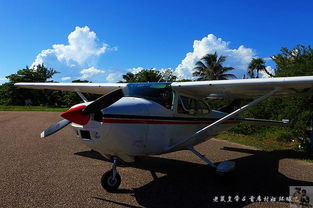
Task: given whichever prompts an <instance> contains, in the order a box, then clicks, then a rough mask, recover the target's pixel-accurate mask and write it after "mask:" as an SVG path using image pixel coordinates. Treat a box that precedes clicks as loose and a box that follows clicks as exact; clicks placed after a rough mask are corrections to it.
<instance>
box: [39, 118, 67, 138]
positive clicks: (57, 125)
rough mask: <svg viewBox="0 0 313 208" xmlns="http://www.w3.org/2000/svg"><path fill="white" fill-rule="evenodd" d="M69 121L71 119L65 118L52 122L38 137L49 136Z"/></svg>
mask: <svg viewBox="0 0 313 208" xmlns="http://www.w3.org/2000/svg"><path fill="white" fill-rule="evenodd" d="M70 123H71V121H69V120H67V119H63V120H62V121H59V122H57V123H55V124H52V125H51V126H49V127H48V128H47V129H46V130H44V131H43V132H41V134H40V137H41V138H44V137H47V136H50V135H51V134H54V133H56V132H58V131H59V130H61V129H63V128H64V127H65V126H67V125H69V124H70Z"/></svg>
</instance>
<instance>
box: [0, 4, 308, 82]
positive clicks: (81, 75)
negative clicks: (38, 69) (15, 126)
mask: <svg viewBox="0 0 313 208" xmlns="http://www.w3.org/2000/svg"><path fill="white" fill-rule="evenodd" d="M312 8H313V1H311V0H302V1H289V0H275V1H266V0H264V1H260V0H245V1H242V0H236V1H235V0H234V1H231V0H227V1H226V0H219V1H210V0H206V1H196V0H195V1H190V0H189V1H185V0H179V1H178V0H171V1H169V0H168V1H165V0H158V1H148V0H125V1H116V0H115V1H114V0H112V1H106V0H101V1H94V0H90V1H79V0H75V1H72V0H67V1H60V0H54V1H48V0H40V1H38V0H10V1H8V0H7V1H6V0H4V1H2V2H1V4H0V84H1V83H4V82H6V81H7V80H6V78H5V77H6V76H8V75H10V74H13V73H16V72H17V71H18V70H19V69H23V68H25V67H26V66H29V67H32V66H34V65H36V64H42V63H43V64H45V66H47V67H49V68H53V69H55V70H57V71H58V72H60V73H58V74H56V75H55V76H54V77H53V78H52V79H53V80H54V81H58V82H71V81H72V80H75V79H88V80H91V81H93V82H116V81H119V80H122V75H123V74H125V73H127V72H138V71H139V70H140V69H151V68H153V69H155V70H165V69H168V68H170V69H172V70H173V71H174V72H175V74H176V75H177V76H178V77H179V78H181V79H183V78H191V77H192V69H193V67H194V64H195V63H196V62H197V61H198V60H199V59H200V58H201V57H203V56H204V55H205V54H207V53H214V52H217V53H218V54H219V55H224V56H227V59H226V62H225V64H224V65H225V66H232V67H234V68H235V69H234V71H233V72H232V73H234V74H235V75H236V76H237V77H238V78H242V76H243V74H245V73H246V71H247V67H248V64H249V62H250V61H251V59H252V58H253V57H262V58H265V60H267V65H268V69H269V70H272V69H273V68H274V67H275V65H274V64H273V62H272V61H270V60H269V57H271V56H272V55H274V54H277V53H279V52H280V49H281V47H287V48H290V49H292V48H293V47H295V46H296V45H297V44H303V45H312V41H313V21H312V20H313V12H312Z"/></svg>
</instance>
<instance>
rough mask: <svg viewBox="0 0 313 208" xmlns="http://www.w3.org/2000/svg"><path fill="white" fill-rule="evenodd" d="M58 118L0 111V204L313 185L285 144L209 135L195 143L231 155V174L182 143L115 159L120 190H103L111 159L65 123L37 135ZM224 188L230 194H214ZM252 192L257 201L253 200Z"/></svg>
mask: <svg viewBox="0 0 313 208" xmlns="http://www.w3.org/2000/svg"><path fill="white" fill-rule="evenodd" d="M59 120H61V118H60V116H59V113H54V112H4V111H2V112H0V133H1V134H0V148H1V150H0V161H1V162H0V207H289V204H288V203H285V202H275V203H274V202H269V203H265V202H264V200H263V198H264V197H266V196H269V197H271V196H273V197H279V196H281V197H286V196H289V186H313V174H312V173H313V164H311V163H306V162H303V161H299V160H293V159H287V158H286V155H287V152H286V151H277V152H272V153H266V152H263V151H260V150H256V149H253V148H249V147H246V146H242V145H238V144H233V143H229V142H226V141H221V140H217V139H212V140H210V141H208V142H205V143H204V144H201V145H199V146H197V147H196V149H197V150H198V151H200V152H201V153H202V154H204V155H206V156H207V157H208V158H210V159H211V160H212V161H213V162H221V161H225V160H233V161H235V162H236V163H237V171H236V174H235V175H233V176H230V177H227V178H220V177H218V176H216V175H215V173H214V171H213V170H212V169H211V168H209V167H208V166H207V165H205V164H204V163H203V162H202V161H201V160H200V159H198V158H197V157H196V156H194V155H193V154H192V153H190V152H188V151H181V152H175V153H170V154H166V155H162V156H153V157H147V158H145V159H142V160H140V161H139V162H138V163H135V164H132V165H131V166H130V167H119V168H118V171H119V173H120V175H121V177H122V184H121V186H120V190H119V191H118V192H117V193H107V192H106V191H105V190H103V189H102V187H101V184H100V178H101V176H102V174H103V173H104V172H105V171H107V170H109V169H110V168H111V163H109V162H107V161H105V160H104V158H102V157H101V156H100V155H98V154H97V153H93V152H90V149H89V148H88V147H86V146H84V145H83V144H82V143H81V142H80V141H79V139H78V138H76V137H75V135H74V132H73V130H72V128H71V127H70V126H68V127H66V128H65V129H63V130H62V131H60V132H58V133H57V134H55V135H52V136H51V137H48V138H46V139H40V138H39V135H40V133H41V131H42V130H44V129H45V128H46V127H48V126H49V125H50V124H52V123H54V122H56V121H59ZM223 196H225V200H226V201H227V200H228V196H231V197H232V201H233V202H229V203H227V202H225V203H224V202H220V199H221V197H223ZM235 196H239V198H240V202H235V200H234V197H235ZM250 196H254V197H257V196H261V197H262V202H255V203H251V202H250V199H249V198H250ZM215 197H218V202H214V198H215ZM244 197H246V201H242V199H243V198H244ZM276 200H278V198H276Z"/></svg>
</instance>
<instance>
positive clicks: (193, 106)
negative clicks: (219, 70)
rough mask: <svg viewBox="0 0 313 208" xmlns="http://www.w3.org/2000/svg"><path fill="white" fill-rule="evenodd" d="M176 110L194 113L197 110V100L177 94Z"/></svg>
mask: <svg viewBox="0 0 313 208" xmlns="http://www.w3.org/2000/svg"><path fill="white" fill-rule="evenodd" d="M177 112H178V113H184V114H189V115H195V114H196V112H197V101H196V100H195V99H192V98H188V97H185V96H179V98H178V105H177Z"/></svg>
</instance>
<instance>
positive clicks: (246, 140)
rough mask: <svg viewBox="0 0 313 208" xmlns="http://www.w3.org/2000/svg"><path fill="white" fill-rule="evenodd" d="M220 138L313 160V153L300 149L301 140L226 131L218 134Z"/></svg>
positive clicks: (290, 156)
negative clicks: (292, 140)
mask: <svg viewBox="0 0 313 208" xmlns="http://www.w3.org/2000/svg"><path fill="white" fill-rule="evenodd" d="M217 138H218V139H223V140H227V141H230V142H234V143H238V144H243V145H247V146H250V147H255V148H257V149H260V150H264V151H268V152H285V154H286V156H287V158H291V159H299V160H304V161H307V162H313V154H312V153H311V154H310V153H307V152H305V151H302V150H299V149H298V146H299V142H297V141H294V142H286V141H282V140H277V139H276V138H270V137H269V138H266V137H263V136H257V135H249V136H248V135H243V134H237V133H231V132H225V133H223V134H220V135H218V136H217Z"/></svg>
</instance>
